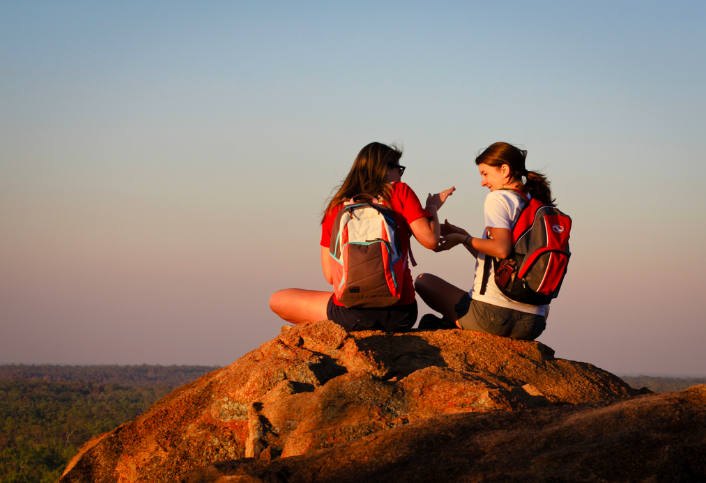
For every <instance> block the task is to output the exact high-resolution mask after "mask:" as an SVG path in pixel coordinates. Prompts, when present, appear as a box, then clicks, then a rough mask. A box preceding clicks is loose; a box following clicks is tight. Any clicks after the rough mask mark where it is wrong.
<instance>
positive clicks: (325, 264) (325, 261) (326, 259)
mask: <svg viewBox="0 0 706 483" xmlns="http://www.w3.org/2000/svg"><path fill="white" fill-rule="evenodd" d="M321 269H322V270H323V272H324V278H325V279H326V281H327V282H328V283H330V284H333V275H332V274H331V254H330V253H329V249H328V247H321Z"/></svg>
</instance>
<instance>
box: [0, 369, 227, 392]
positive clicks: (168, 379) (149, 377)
mask: <svg viewBox="0 0 706 483" xmlns="http://www.w3.org/2000/svg"><path fill="white" fill-rule="evenodd" d="M219 367H220V366H161V365H148V364H140V365H125V366H119V365H105V366H61V365H55V364H37V365H34V364H2V365H0V379H42V380H44V381H47V382H57V381H65V382H68V381H90V382H97V383H101V384H123V385H125V386H141V387H151V386H156V385H162V386H164V385H166V386H171V387H179V386H182V385H184V384H186V383H188V382H191V381H193V380H195V379H197V378H199V377H201V376H203V375H204V374H206V373H207V372H211V371H214V370H216V369H218V368H219Z"/></svg>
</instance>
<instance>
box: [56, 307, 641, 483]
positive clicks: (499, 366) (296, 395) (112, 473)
mask: <svg viewBox="0 0 706 483" xmlns="http://www.w3.org/2000/svg"><path fill="white" fill-rule="evenodd" d="M636 394H637V391H635V390H633V389H631V388H630V387H629V386H628V385H627V384H625V383H624V382H623V381H622V380H621V379H619V378H618V377H616V376H614V375H612V374H610V373H608V372H606V371H603V370H601V369H599V368H597V367H595V366H592V365H590V364H586V363H581V362H573V361H569V360H563V359H555V358H554V351H553V350H552V349H550V348H549V347H547V346H545V345H543V344H541V343H539V342H526V341H516V340H511V339H507V338H502V337H496V336H491V335H486V334H479V333H474V332H467V331H461V330H446V331H436V332H413V333H408V334H386V333H383V332H377V331H366V332H357V333H350V334H349V333H346V332H345V331H344V330H343V329H341V328H340V327H339V326H337V325H336V324H334V323H332V322H327V321H323V322H317V323H311V324H303V325H300V326H296V327H292V328H290V329H289V330H285V331H284V332H283V334H282V335H280V336H279V337H277V338H275V339H273V340H271V341H269V342H266V343H265V344H263V345H262V346H260V348H258V349H256V350H254V351H252V352H250V353H248V354H246V355H245V356H243V357H242V358H240V359H239V360H237V361H236V362H234V363H233V364H231V365H230V366H228V367H224V368H222V369H219V370H217V371H214V372H211V373H209V374H207V375H205V376H203V377H201V378H200V379H198V380H196V381H194V382H192V383H190V384H188V385H186V386H183V387H181V388H179V389H177V390H175V391H174V392H172V393H171V394H169V395H168V396H166V397H165V398H164V399H162V400H161V401H159V402H158V403H156V404H155V405H154V406H152V407H151V408H150V409H149V410H148V411H147V412H146V413H145V414H143V415H142V416H140V417H139V418H137V419H136V420H135V421H132V422H130V423H126V424H123V425H122V426H120V427H118V428H116V429H115V430H113V431H111V432H109V433H106V434H103V435H101V436H99V437H97V438H94V439H93V440H91V441H89V442H88V443H87V444H86V445H85V446H84V447H83V448H81V450H80V452H79V454H78V455H77V456H76V457H75V458H74V459H73V460H72V461H71V463H70V464H69V466H68V467H67V468H66V471H65V472H64V475H63V476H62V478H61V480H60V481H61V482H62V483H67V482H85V483H88V482H91V483H102V482H120V483H124V482H125V483H126V482H145V483H156V482H168V481H172V480H174V479H177V478H179V477H180V476H182V475H184V474H186V473H187V472H189V471H191V470H194V469H197V468H200V467H204V466H207V465H209V464H211V463H214V462H218V461H223V460H234V459H239V458H244V457H254V458H257V459H258V460H259V461H261V462H262V461H269V460H278V459H279V458H284V457H289V456H295V455H302V454H307V453H310V452H312V451H316V450H320V449H324V448H330V447H335V446H336V445H340V444H342V443H348V442H352V441H356V440H359V439H361V438H364V437H366V436H368V435H371V434H373V433H375V434H377V435H380V437H383V436H382V435H385V434H387V433H389V431H384V432H382V433H380V431H383V430H389V429H391V428H397V427H400V426H402V427H405V426H407V425H410V424H413V423H415V422H417V424H426V423H424V422H425V421H431V420H429V418H434V417H435V416H438V415H448V416H450V415H462V414H465V413H492V414H489V415H487V416H484V419H483V420H487V421H495V419H494V418H496V417H500V418H509V417H510V416H508V414H506V413H513V414H514V413H517V414H525V413H527V411H526V410H533V409H537V408H547V409H546V410H547V411H550V413H551V411H552V410H554V411H561V410H564V411H569V410H571V408H570V407H569V408H565V409H561V410H560V409H558V408H554V409H552V406H566V405H576V404H581V403H590V402H597V401H611V400H616V399H620V398H626V397H629V396H633V395H636ZM528 414H529V413H528ZM557 414H559V413H557ZM561 414H564V413H561ZM454 417H456V416H454ZM523 417H524V416H523ZM520 419H522V417H520ZM498 420H500V419H498ZM503 420H504V419H503ZM433 421H437V419H434V420H433ZM443 421H445V420H444V419H443V418H442V419H441V420H439V422H438V423H433V424H432V427H430V428H429V430H430V431H431V430H432V429H433V425H434V424H441V423H442V422H443ZM430 424H431V422H430ZM415 427H416V426H415ZM282 461H285V460H282ZM194 481H196V480H194ZM224 481H225V480H224ZM268 481H269V480H268ZM273 481H274V480H273ZM302 481H305V480H302Z"/></svg>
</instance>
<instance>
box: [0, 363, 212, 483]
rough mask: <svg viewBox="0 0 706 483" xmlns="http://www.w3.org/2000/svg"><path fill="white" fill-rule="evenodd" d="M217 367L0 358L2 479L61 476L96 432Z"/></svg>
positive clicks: (1, 482)
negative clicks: (41, 362) (81, 363)
mask: <svg viewBox="0 0 706 483" xmlns="http://www.w3.org/2000/svg"><path fill="white" fill-rule="evenodd" d="M216 368H217V367H211V366H148V365H144V364H143V365H136V366H117V365H116V366H58V365H15V364H12V365H0V483H55V482H56V481H57V480H58V479H59V477H60V476H61V472H62V471H63V470H64V468H65V467H66V465H67V464H68V462H69V460H70V459H71V458H72V457H73V456H74V455H75V454H76V453H77V452H78V449H79V448H80V447H81V446H82V445H83V444H84V443H86V442H87V441H88V440H90V439H91V438H93V437H94V436H97V435H99V434H101V433H104V432H106V431H110V430H112V429H114V428H116V427H117V426H119V425H121V424H123V423H125V422H128V421H132V420H133V419H135V418H136V417H137V416H139V415H140V414H142V413H143V412H144V411H146V410H147V409H148V408H149V407H150V406H151V405H152V404H154V403H155V402H157V401H158V400H159V399H161V398H162V397H164V396H165V395H167V394H169V393H170V392H171V391H172V389H174V388H175V387H178V386H181V385H183V384H186V383H188V382H191V381H192V380H194V379H197V378H198V377H200V376H202V375H204V374H206V373H207V372H210V371H212V370H214V369H216Z"/></svg>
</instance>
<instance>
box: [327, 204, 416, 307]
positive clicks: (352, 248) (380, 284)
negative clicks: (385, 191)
mask: <svg viewBox="0 0 706 483" xmlns="http://www.w3.org/2000/svg"><path fill="white" fill-rule="evenodd" d="M354 200H355V198H352V199H351V200H350V201H348V202H346V203H345V205H344V207H343V208H342V209H341V211H339V212H338V214H337V215H336V218H335V219H334V221H333V228H332V229H331V243H330V245H329V253H330V255H331V272H332V275H333V290H334V293H335V294H336V298H337V299H338V301H339V302H341V303H342V304H343V305H345V306H346V307H348V308H351V307H356V308H370V307H389V306H390V305H394V304H395V303H397V302H398V301H399V300H400V296H401V295H402V276H403V274H404V269H405V267H406V265H407V257H406V256H403V254H402V241H401V239H400V235H399V232H398V229H397V224H396V222H395V212H394V211H392V209H390V208H389V207H387V206H385V205H383V204H382V203H379V202H378V200H377V199H375V198H373V199H372V200H371V201H370V202H356V201H354Z"/></svg>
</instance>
